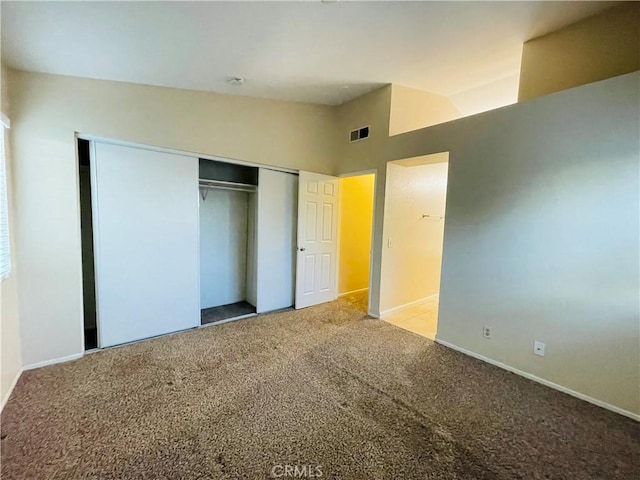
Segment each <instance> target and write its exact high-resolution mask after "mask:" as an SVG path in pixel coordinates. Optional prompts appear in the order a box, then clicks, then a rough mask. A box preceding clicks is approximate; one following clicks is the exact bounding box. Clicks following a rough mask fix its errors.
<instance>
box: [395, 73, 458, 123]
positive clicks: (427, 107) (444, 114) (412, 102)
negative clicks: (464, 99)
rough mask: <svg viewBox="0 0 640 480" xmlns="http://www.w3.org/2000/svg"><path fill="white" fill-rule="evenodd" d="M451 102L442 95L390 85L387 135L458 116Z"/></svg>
mask: <svg viewBox="0 0 640 480" xmlns="http://www.w3.org/2000/svg"><path fill="white" fill-rule="evenodd" d="M461 116H462V115H461V114H460V111H459V110H458V109H457V108H456V107H455V105H454V104H453V103H451V101H450V100H449V99H448V98H447V97H443V96H442V95H436V94H435V93H429V92H424V91H422V90H416V89H415V88H409V87H403V86H401V85H391V111H390V112H389V135H398V134H400V133H406V132H411V131H413V130H418V129H420V128H425V127H430V126H431V125H436V124H438V123H444V122H448V121H450V120H455V119H456V118H460V117H461Z"/></svg>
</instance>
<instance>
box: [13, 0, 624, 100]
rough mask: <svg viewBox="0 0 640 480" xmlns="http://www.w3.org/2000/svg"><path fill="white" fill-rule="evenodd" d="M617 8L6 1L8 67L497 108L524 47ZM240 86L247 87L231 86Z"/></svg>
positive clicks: (280, 94)
mask: <svg viewBox="0 0 640 480" xmlns="http://www.w3.org/2000/svg"><path fill="white" fill-rule="evenodd" d="M613 5H614V3H612V2H577V1H569V2H397V1H378V2H351V1H338V2H321V1H319V0H316V1H305V2H300V1H299V2H268V1H262V2H241V1H230V2H10V1H3V2H2V9H1V14H2V61H3V62H4V63H5V64H6V65H8V66H10V67H12V68H16V69H21V70H28V71H35V72H46V73H54V74H62V75H73V76H79V77H88V78H97V79H105V80H116V81H123V82H133V83H141V84H149V85H160V86H166V87H176V88H185V89H193V90H204V91H212V92H220V93H228V94H239V95H247V96H258V97H267V98H275V99H283V100H291V101H302V102H312V103H321V104H329V105H336V104H340V103H343V102H345V101H347V100H350V99H352V98H355V97H357V96H360V95H361V94H363V93H366V92H367V91H370V90H372V89H374V88H376V87H378V86H380V85H383V84H387V83H396V84H400V85H404V86H408V87H413V88H416V89H420V90H425V91H429V92H433V93H437V94H441V95H444V96H447V97H449V98H451V99H452V100H455V99H458V100H460V101H462V100H464V99H467V100H468V98H471V97H473V92H474V91H485V92H488V91H493V92H494V93H493V94H492V95H495V96H496V101H494V102H493V103H494V104H496V106H498V105H497V104H499V103H502V104H505V103H510V102H506V101H505V99H507V100H508V99H510V98H512V97H513V98H512V101H515V95H517V81H518V74H519V69H520V57H521V52H522V43H523V42H525V41H526V40H528V39H531V38H533V37H536V36H539V35H542V34H545V33H548V32H551V31H554V30H556V29H558V28H561V27H563V26H565V25H568V24H570V23H573V22H575V21H577V20H580V19H582V18H585V17H587V16H590V15H593V14H595V13H598V12H600V11H602V10H604V9H606V8H608V7H611V6H613ZM231 76H239V77H244V79H245V82H244V84H243V85H241V86H234V85H231V84H229V83H228V82H227V79H228V77H231ZM485 87H488V88H485ZM483 89H484V90H483ZM501 96H502V97H504V98H501V99H498V97H501ZM485 103H486V99H485ZM489 103H491V102H489Z"/></svg>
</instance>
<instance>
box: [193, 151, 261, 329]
mask: <svg viewBox="0 0 640 480" xmlns="http://www.w3.org/2000/svg"><path fill="white" fill-rule="evenodd" d="M199 167H200V170H199V177H200V178H199V190H200V208H199V217H200V309H201V323H202V324H203V325H205V324H209V323H215V322H220V321H225V320H229V319H234V318H238V317H242V316H245V315H250V314H254V313H256V303H257V301H256V296H255V292H256V281H257V278H256V274H255V273H256V266H255V261H256V254H255V248H256V245H255V218H256V213H257V212H256V205H257V202H256V200H255V196H256V193H257V190H258V169H257V168H256V167H247V166H243V165H233V164H229V163H224V162H219V161H215V160H206V159H202V158H201V159H200V160H199Z"/></svg>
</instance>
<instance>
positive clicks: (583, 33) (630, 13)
mask: <svg viewBox="0 0 640 480" xmlns="http://www.w3.org/2000/svg"><path fill="white" fill-rule="evenodd" d="M638 69H640V3H639V2H627V3H625V4H623V5H620V6H618V7H615V8H611V9H609V10H605V11H604V12H602V13H601V14H599V15H595V16H593V17H590V18H587V19H585V20H582V21H580V22H578V23H575V24H573V25H570V26H568V27H566V28H563V29H561V30H558V31H557V32H553V33H550V34H548V35H544V36H542V37H539V38H534V39H533V40H529V41H528V42H526V43H525V44H524V48H523V51H522V69H521V71H520V90H519V92H518V101H520V102H522V101H524V100H528V99H530V98H535V97H539V96H540V95H546V94H549V93H553V92H558V91H560V90H565V89H567V88H572V87H577V86H578V85H584V84H585V83H591V82H597V81H598V80H604V79H606V78H611V77H615V76H618V75H623V74H625V73H629V72H634V71H636V70H638Z"/></svg>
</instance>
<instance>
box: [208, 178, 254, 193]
mask: <svg viewBox="0 0 640 480" xmlns="http://www.w3.org/2000/svg"><path fill="white" fill-rule="evenodd" d="M198 186H199V187H200V188H219V189H223V190H239V191H243V192H255V191H256V189H257V186H256V185H251V184H248V183H235V182H225V181H222V180H200V181H198Z"/></svg>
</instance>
